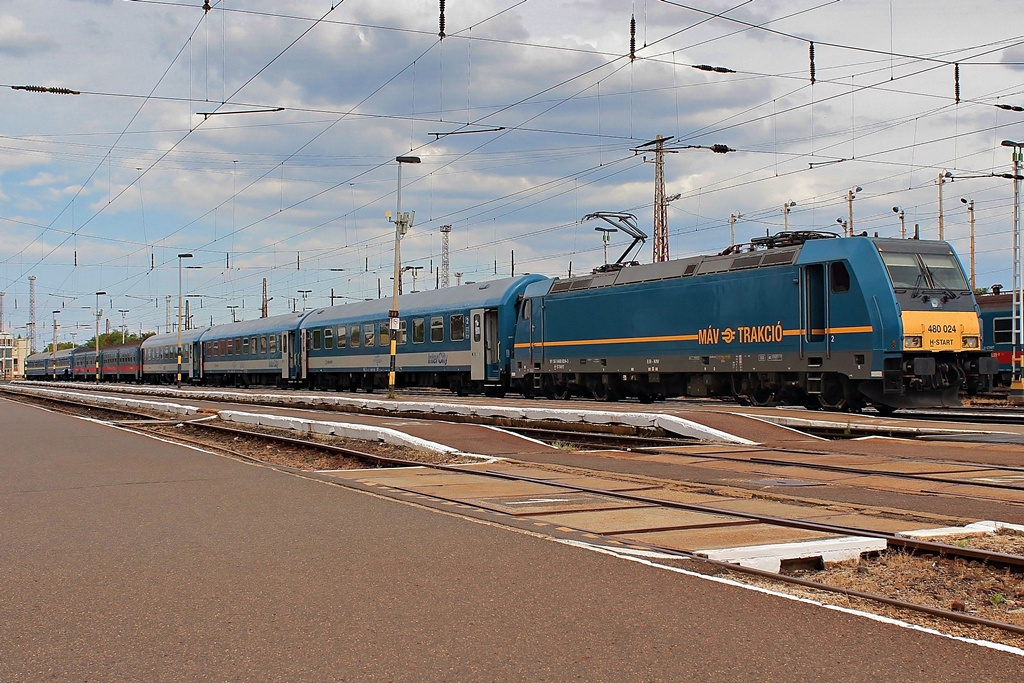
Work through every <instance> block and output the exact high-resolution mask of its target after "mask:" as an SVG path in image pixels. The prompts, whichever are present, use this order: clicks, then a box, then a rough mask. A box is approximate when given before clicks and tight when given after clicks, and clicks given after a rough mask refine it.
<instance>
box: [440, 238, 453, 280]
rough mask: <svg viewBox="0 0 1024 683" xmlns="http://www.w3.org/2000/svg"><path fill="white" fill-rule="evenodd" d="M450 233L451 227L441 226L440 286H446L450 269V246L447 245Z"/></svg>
mask: <svg viewBox="0 0 1024 683" xmlns="http://www.w3.org/2000/svg"><path fill="white" fill-rule="evenodd" d="M451 233H452V226H450V225H442V226H441V286H442V287H447V286H448V274H449V272H450V271H449V268H450V267H451V260H450V257H451V246H450V243H449V239H448V238H449V236H450V235H451Z"/></svg>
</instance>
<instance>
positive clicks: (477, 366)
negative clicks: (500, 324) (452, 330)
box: [469, 308, 486, 382]
mask: <svg viewBox="0 0 1024 683" xmlns="http://www.w3.org/2000/svg"><path fill="white" fill-rule="evenodd" d="M484 317H485V316H484V309H482V308H474V309H473V310H471V311H470V312H469V363H470V365H469V378H470V379H471V380H473V381H474V382H478V381H479V382H482V381H483V380H484V378H485V377H486V371H485V367H484V364H485V362H486V348H485V347H486V342H485V340H486V337H485V336H484Z"/></svg>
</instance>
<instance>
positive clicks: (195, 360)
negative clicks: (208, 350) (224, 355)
mask: <svg viewBox="0 0 1024 683" xmlns="http://www.w3.org/2000/svg"><path fill="white" fill-rule="evenodd" d="M192 378H193V379H197V380H198V379H202V378H203V343H202V342H198V341H197V342H193V343H192Z"/></svg>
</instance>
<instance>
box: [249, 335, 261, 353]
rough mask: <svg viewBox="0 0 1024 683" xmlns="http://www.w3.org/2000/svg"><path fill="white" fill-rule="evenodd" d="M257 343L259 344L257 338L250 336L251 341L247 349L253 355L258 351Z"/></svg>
mask: <svg viewBox="0 0 1024 683" xmlns="http://www.w3.org/2000/svg"><path fill="white" fill-rule="evenodd" d="M257 344H259V339H258V338H256V337H253V338H252V343H251V344H250V345H249V349H250V351H251V353H252V354H253V355H255V354H257V353H259V351H258V349H259V347H258V346H257Z"/></svg>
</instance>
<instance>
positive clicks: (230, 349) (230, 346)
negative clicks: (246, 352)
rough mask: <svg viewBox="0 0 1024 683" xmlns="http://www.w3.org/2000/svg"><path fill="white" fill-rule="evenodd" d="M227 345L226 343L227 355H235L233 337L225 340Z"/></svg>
mask: <svg viewBox="0 0 1024 683" xmlns="http://www.w3.org/2000/svg"><path fill="white" fill-rule="evenodd" d="M227 345H228V355H229V356H233V355H235V342H234V340H233V339H228V340H227Z"/></svg>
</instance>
